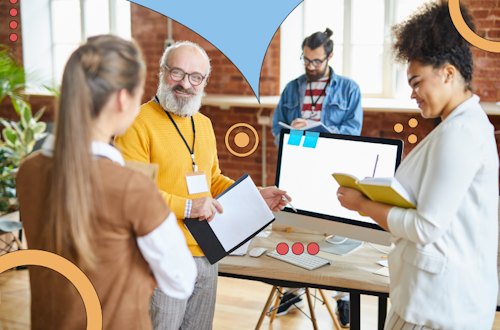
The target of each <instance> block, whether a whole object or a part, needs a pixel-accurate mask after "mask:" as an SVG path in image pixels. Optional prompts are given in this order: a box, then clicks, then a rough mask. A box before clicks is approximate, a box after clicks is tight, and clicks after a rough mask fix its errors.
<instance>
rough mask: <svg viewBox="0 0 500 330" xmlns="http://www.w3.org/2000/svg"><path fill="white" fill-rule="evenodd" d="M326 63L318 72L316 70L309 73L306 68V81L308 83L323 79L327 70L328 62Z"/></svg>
mask: <svg viewBox="0 0 500 330" xmlns="http://www.w3.org/2000/svg"><path fill="white" fill-rule="evenodd" d="M326 63H327V65H325V69H324V70H322V71H318V70H313V71H309V70H308V69H307V68H306V77H307V80H308V81H316V80H320V79H321V78H323V77H324V76H325V73H326V70H328V61H327V62H326Z"/></svg>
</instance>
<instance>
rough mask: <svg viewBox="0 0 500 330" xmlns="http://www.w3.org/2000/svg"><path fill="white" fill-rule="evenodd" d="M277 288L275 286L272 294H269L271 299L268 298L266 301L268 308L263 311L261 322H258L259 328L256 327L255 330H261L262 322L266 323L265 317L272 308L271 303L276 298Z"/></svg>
mask: <svg viewBox="0 0 500 330" xmlns="http://www.w3.org/2000/svg"><path fill="white" fill-rule="evenodd" d="M276 288H277V286H276V285H275V286H273V288H272V289H271V293H270V294H269V298H267V301H266V306H265V307H264V309H263V310H262V314H260V318H259V322H257V326H256V327H255V330H259V329H260V326H261V325H262V322H264V317H265V316H266V314H267V311H268V310H269V307H270V306H271V302H272V301H273V296H274V292H276Z"/></svg>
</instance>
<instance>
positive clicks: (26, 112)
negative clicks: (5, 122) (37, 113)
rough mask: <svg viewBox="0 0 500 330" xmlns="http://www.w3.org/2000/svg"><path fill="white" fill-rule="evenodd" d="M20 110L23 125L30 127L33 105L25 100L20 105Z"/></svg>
mask: <svg viewBox="0 0 500 330" xmlns="http://www.w3.org/2000/svg"><path fill="white" fill-rule="evenodd" d="M19 112H20V116H21V125H23V127H24V128H27V127H29V123H30V119H31V118H32V115H31V107H30V106H29V104H28V103H26V102H23V103H22V106H20V107H19Z"/></svg>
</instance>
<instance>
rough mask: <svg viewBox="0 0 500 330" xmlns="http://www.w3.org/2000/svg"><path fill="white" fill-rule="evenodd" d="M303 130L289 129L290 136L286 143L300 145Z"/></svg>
mask: <svg viewBox="0 0 500 330" xmlns="http://www.w3.org/2000/svg"><path fill="white" fill-rule="evenodd" d="M303 134H304V131H301V130H296V129H291V130H290V137H289V138H288V144H290V145H292V146H300V141H301V140H302V135H303Z"/></svg>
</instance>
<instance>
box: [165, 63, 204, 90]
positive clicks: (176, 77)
mask: <svg viewBox="0 0 500 330" xmlns="http://www.w3.org/2000/svg"><path fill="white" fill-rule="evenodd" d="M165 67H166V68H167V69H168V71H170V78H172V80H173V81H182V80H183V79H184V77H185V76H186V75H187V76H188V80H189V82H190V83H191V85H193V86H198V85H199V84H201V83H202V82H203V80H204V79H205V78H206V76H203V75H202V74H200V73H197V72H195V73H187V72H184V71H183V70H181V69H179V68H172V69H170V68H169V67H168V66H167V65H166V64H165Z"/></svg>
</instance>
